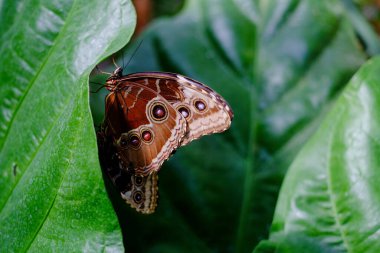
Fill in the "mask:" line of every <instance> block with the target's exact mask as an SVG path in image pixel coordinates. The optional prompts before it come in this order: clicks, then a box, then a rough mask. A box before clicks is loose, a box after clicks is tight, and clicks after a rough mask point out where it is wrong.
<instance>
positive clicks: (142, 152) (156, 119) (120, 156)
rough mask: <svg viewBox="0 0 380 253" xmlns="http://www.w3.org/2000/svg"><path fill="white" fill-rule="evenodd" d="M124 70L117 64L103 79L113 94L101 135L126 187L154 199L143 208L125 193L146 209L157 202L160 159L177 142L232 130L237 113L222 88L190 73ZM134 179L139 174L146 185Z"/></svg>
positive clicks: (134, 205)
mask: <svg viewBox="0 0 380 253" xmlns="http://www.w3.org/2000/svg"><path fill="white" fill-rule="evenodd" d="M122 71H123V69H122V68H121V67H119V68H117V69H116V70H115V71H114V72H113V74H112V75H111V76H110V77H109V78H108V79H107V81H106V84H105V87H106V88H107V89H108V90H109V91H110V93H109V94H108V95H107V97H106V102H105V104H106V105H105V118H104V122H103V124H102V130H101V131H102V132H101V134H102V135H104V136H105V137H104V138H105V140H107V141H106V142H107V146H112V150H113V151H112V154H109V155H108V158H106V159H105V160H106V161H107V162H106V164H111V166H108V167H112V170H116V171H123V173H124V174H126V175H124V176H123V178H126V181H127V185H128V184H129V185H128V187H127V190H129V191H133V189H135V188H136V189H137V187H140V188H138V189H140V191H141V192H142V193H143V195H144V196H143V197H144V200H147V199H148V200H149V199H150V201H151V203H144V205H143V208H141V207H140V206H139V205H138V204H137V202H136V201H135V199H133V197H131V196H133V195H131V194H132V192H131V193H128V194H123V193H122V197H123V198H124V199H125V200H126V202H128V203H129V204H131V206H132V207H134V208H136V209H137V210H138V211H141V212H146V210H145V209H144V208H146V207H147V206H154V204H152V203H156V200H153V197H152V196H157V191H156V190H154V189H153V188H152V187H153V185H154V186H156V185H157V182H156V181H157V179H156V178H157V172H158V171H159V170H160V167H161V165H162V163H163V162H164V161H165V160H167V159H168V158H169V157H170V156H171V154H173V153H174V152H175V151H176V149H177V148H178V147H180V146H183V145H186V144H188V143H189V142H191V141H193V140H195V139H198V138H200V137H201V136H203V135H208V134H212V133H219V132H223V131H225V130H226V129H228V128H229V127H230V125H231V121H232V119H233V112H232V109H231V107H230V106H229V105H228V103H227V102H226V101H225V100H224V99H223V98H222V97H221V96H220V95H219V94H218V93H216V92H215V91H214V90H212V89H211V88H209V87H207V86H206V85H204V84H202V83H200V82H197V81H195V80H193V79H190V78H188V77H185V76H182V75H179V74H174V73H166V72H141V73H134V74H129V75H126V76H123V75H122ZM110 155H111V157H112V158H111V157H110ZM115 168H117V169H115ZM136 178H141V181H142V182H143V183H141V184H142V188H141V186H137V184H136V183H135V181H134V180H135V179H136ZM139 180H140V179H139ZM114 183H115V182H114ZM141 189H143V190H141ZM124 190H125V189H124ZM124 192H125V191H124ZM147 196H149V197H147ZM156 198H157V197H156ZM139 199H140V198H139Z"/></svg>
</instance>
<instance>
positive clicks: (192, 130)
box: [121, 72, 233, 145]
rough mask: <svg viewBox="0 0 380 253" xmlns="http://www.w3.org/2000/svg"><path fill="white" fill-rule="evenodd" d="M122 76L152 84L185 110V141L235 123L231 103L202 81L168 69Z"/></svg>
mask: <svg viewBox="0 0 380 253" xmlns="http://www.w3.org/2000/svg"><path fill="white" fill-rule="evenodd" d="M122 79H124V80H128V81H131V82H135V83H139V84H141V85H144V86H145V87H149V88H150V89H152V90H154V91H155V92H157V93H159V94H160V95H161V96H162V97H164V98H165V99H166V100H167V101H168V102H169V103H170V104H171V105H172V106H173V107H174V108H175V109H176V110H177V111H179V112H180V113H181V114H182V116H183V117H184V118H185V119H186V121H187V123H188V128H187V132H186V136H185V137H184V138H183V140H182V145H186V144H187V143H189V142H190V141H192V140H194V139H198V138H199V137H201V136H203V135H208V134H212V133H219V132H223V131H225V130H226V129H228V128H229V127H230V125H231V121H232V118H233V112H232V109H231V107H230V106H229V105H228V103H227V102H226V101H225V100H224V99H223V98H222V97H221V96H220V95H219V94H218V93H216V92H215V91H214V90H212V89H211V88H209V87H207V86H206V85H204V84H202V83H200V82H197V81H195V80H192V79H190V78H188V77H184V76H181V75H178V74H173V73H165V72H143V73H135V74H130V75H127V76H124V77H122V78H121V80H122Z"/></svg>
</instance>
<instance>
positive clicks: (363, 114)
mask: <svg viewBox="0 0 380 253" xmlns="http://www.w3.org/2000/svg"><path fill="white" fill-rule="evenodd" d="M379 73H380V57H377V58H374V59H372V60H370V61H369V62H368V63H366V64H365V65H364V66H363V67H362V68H361V69H360V70H359V71H358V73H357V74H356V75H355V76H354V77H353V78H352V79H351V81H350V83H349V84H348V86H347V87H346V89H345V90H344V92H343V93H342V95H341V96H340V97H339V99H338V100H337V101H336V104H335V105H334V107H333V108H332V110H331V111H330V112H329V113H328V116H327V117H326V119H325V120H324V121H323V123H322V124H321V126H320V128H319V129H318V131H317V132H316V133H315V134H314V135H313V137H312V138H311V139H310V141H309V142H308V143H307V144H306V145H305V146H304V148H303V149H302V151H301V152H300V153H299V155H298V156H297V158H296V159H295V161H294V162H293V164H292V166H291V167H290V169H289V173H288V174H287V176H286V180H285V181H284V184H283V187H282V189H281V194H280V197H279V202H278V205H277V208H276V213H275V218H274V221H273V227H272V231H271V237H270V240H271V241H272V242H274V243H276V244H278V245H277V247H280V248H288V249H289V250H288V251H285V252H297V251H295V250H294V249H295V247H294V246H295V245H293V244H292V243H289V242H290V241H292V240H293V241H294V238H297V237H298V240H297V241H298V242H297V244H298V246H299V245H305V244H306V243H309V244H310V243H313V244H314V245H315V246H316V247H325V248H329V249H330V251H331V252H379V251H380V235H379V233H378V231H379V228H380V194H379V193H380V184H379V178H380V171H379V167H380V156H379V152H380V138H379V136H380V114H379V110H378V108H379V107H380V75H379ZM300 235H302V236H303V237H304V238H299V237H300ZM263 248H266V247H263ZM292 250H293V251H292ZM257 252H266V251H259V250H258V251H257ZM272 252H274V251H272ZM276 252H283V251H276ZM318 252H321V251H318Z"/></svg>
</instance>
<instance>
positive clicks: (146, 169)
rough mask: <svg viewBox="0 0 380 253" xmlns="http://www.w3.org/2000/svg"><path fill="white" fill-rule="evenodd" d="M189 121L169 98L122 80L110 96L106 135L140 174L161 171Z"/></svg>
mask: <svg viewBox="0 0 380 253" xmlns="http://www.w3.org/2000/svg"><path fill="white" fill-rule="evenodd" d="M186 124H187V123H186V121H185V119H184V118H183V117H182V116H181V115H180V114H179V113H178V112H177V111H176V110H175V109H174V108H173V106H172V105H171V104H170V103H169V102H168V101H166V99H165V98H163V97H162V96H160V95H159V94H158V93H157V92H155V91H153V90H151V89H150V88H148V87H146V86H143V85H140V84H138V83H133V82H129V81H123V82H120V83H119V84H118V85H117V87H115V89H114V90H113V91H111V93H110V94H108V96H107V97H106V112H105V120H104V122H103V127H104V128H105V135H106V136H110V138H112V140H113V145H114V146H115V149H116V154H117V155H118V157H119V158H120V162H121V163H123V167H125V168H128V169H130V170H133V173H134V174H136V175H143V176H147V175H149V174H150V173H152V172H153V171H158V170H159V168H160V166H161V164H162V163H163V162H164V161H165V160H166V159H168V158H169V156H170V155H171V153H172V152H173V151H174V150H175V149H176V148H177V147H178V146H179V145H180V144H181V142H182V139H183V137H184V135H185V134H186V128H187V125H186ZM152 178H153V177H152ZM152 180H153V179H152Z"/></svg>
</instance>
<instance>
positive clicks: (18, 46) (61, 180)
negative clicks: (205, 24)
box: [0, 0, 135, 252]
mask: <svg viewBox="0 0 380 253" xmlns="http://www.w3.org/2000/svg"><path fill="white" fill-rule="evenodd" d="M110 16H112V20H111V21H110V20H109V17H110ZM134 22H135V14H134V10H133V7H132V5H131V3H130V2H129V1H112V2H105V1H92V2H91V3H89V2H88V1H44V0H40V1H38V0H30V1H2V4H0V24H1V26H0V36H1V42H2V43H1V45H0V53H1V58H0V66H1V68H0V80H1V84H0V242H1V243H0V251H1V252H25V251H35V252H41V251H56V252H76V251H86V252H104V251H120V252H122V251H123V245H122V242H121V233H120V230H119V228H118V223H117V219H116V216H115V214H114V211H113V209H112V206H111V203H110V202H109V200H108V198H107V195H106V192H105V189H104V184H103V181H102V175H101V170H100V168H99V163H98V156H97V147H96V139H95V131H94V128H93V123H92V119H91V114H90V110H89V105H88V99H89V96H88V93H89V90H88V75H89V73H90V71H91V70H92V69H93V68H94V67H95V65H96V63H97V62H98V61H100V60H101V59H102V58H104V57H106V56H108V55H110V54H111V53H112V52H114V51H116V50H118V49H120V48H121V47H122V46H123V45H125V44H126V43H127V41H128V39H129V37H130V36H131V33H132V31H133V29H134Z"/></svg>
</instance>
